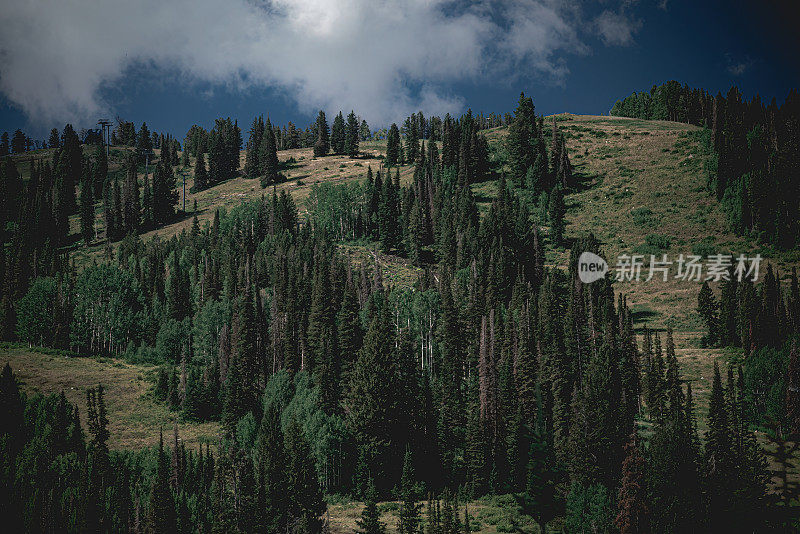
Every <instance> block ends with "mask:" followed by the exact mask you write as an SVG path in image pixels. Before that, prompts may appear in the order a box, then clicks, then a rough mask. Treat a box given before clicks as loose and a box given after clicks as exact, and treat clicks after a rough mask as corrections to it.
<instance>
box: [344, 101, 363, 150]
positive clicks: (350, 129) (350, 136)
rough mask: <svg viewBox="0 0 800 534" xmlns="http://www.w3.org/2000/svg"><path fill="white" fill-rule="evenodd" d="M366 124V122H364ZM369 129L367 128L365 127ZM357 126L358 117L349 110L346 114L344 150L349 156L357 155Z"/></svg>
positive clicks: (358, 136)
mask: <svg viewBox="0 0 800 534" xmlns="http://www.w3.org/2000/svg"><path fill="white" fill-rule="evenodd" d="M365 124H366V123H365ZM367 130H369V128H367ZM359 138H360V135H359V128H358V119H357V118H356V114H355V113H354V112H353V111H351V112H350V114H349V115H348V116H347V129H346V133H345V143H344V152H345V154H347V155H348V156H350V157H351V158H355V157H357V156H358V141H359Z"/></svg>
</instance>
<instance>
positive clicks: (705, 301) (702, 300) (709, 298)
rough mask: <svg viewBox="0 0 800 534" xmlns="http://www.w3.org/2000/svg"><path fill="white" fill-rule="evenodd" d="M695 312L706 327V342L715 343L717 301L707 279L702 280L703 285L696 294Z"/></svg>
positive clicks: (716, 337) (716, 334)
mask: <svg viewBox="0 0 800 534" xmlns="http://www.w3.org/2000/svg"><path fill="white" fill-rule="evenodd" d="M697 312H698V313H699V314H700V317H701V318H702V319H703V322H705V324H706V328H707V329H708V338H707V341H708V343H709V344H710V345H714V344H716V343H717V341H718V317H717V301H716V299H715V298H714V293H713V291H711V287H710V286H709V285H708V282H707V281H705V282H703V286H702V287H701V288H700V293H699V294H698V296H697Z"/></svg>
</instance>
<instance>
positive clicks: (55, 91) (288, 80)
mask: <svg viewBox="0 0 800 534" xmlns="http://www.w3.org/2000/svg"><path fill="white" fill-rule="evenodd" d="M19 4H21V5H9V6H7V7H8V8H7V9H6V8H4V9H3V13H2V14H0V27H3V28H4V29H6V28H9V31H4V32H3V33H2V34H0V131H9V132H11V131H13V130H15V129H16V128H22V129H23V130H24V131H26V133H29V134H30V135H32V136H34V137H36V138H43V137H45V136H46V133H47V132H48V131H49V129H50V128H52V127H58V128H59V129H60V128H62V127H63V125H64V123H65V122H67V121H69V122H72V123H74V124H75V125H76V126H77V127H78V128H80V127H92V126H93V125H94V124H95V122H96V120H97V118H100V117H101V116H109V117H114V116H120V117H123V118H125V119H127V120H132V121H134V122H135V123H136V124H137V127H138V125H139V124H140V123H141V122H142V121H146V122H147V123H148V126H149V127H150V129H151V130H157V131H160V132H169V133H172V134H173V135H176V136H177V137H178V138H179V139H182V138H183V136H184V134H185V133H186V131H187V129H188V128H189V127H190V126H191V125H192V124H195V123H197V124H201V125H203V126H206V127H208V126H210V125H212V124H213V119H214V118H215V117H219V116H230V117H232V118H235V119H238V120H239V123H240V125H242V126H243V129H246V128H247V126H248V125H249V123H250V121H251V120H252V118H253V116H254V115H256V114H258V113H263V114H265V115H269V116H270V117H271V118H272V119H273V121H277V122H278V123H280V124H284V123H285V122H287V121H289V120H291V121H293V122H295V124H298V125H300V126H305V125H306V124H308V123H309V122H310V121H311V120H312V119H313V116H314V115H315V112H316V110H318V109H320V108H321V109H325V111H326V112H328V113H331V112H335V111H338V110H339V109H342V110H344V111H345V112H348V111H349V110H350V109H351V108H353V109H355V111H356V113H358V114H360V115H363V116H364V117H365V118H366V119H367V120H368V122H370V124H371V125H372V126H383V125H386V124H387V123H390V122H393V121H394V122H400V121H401V120H402V118H403V117H404V116H406V115H407V114H408V113H410V112H412V111H415V110H417V109H422V110H423V111H424V112H425V113H426V114H432V113H434V114H444V113H445V112H450V113H460V112H462V111H464V110H466V108H467V107H471V108H472V109H473V110H474V111H476V112H477V111H484V112H492V111H494V112H500V113H502V112H505V111H511V110H512V109H513V107H514V105H515V102H516V99H517V96H518V95H519V92H520V90H524V91H525V92H526V94H529V95H531V96H532V97H533V99H534V104H535V105H536V107H537V111H538V112H540V113H546V114H549V113H557V112H563V111H568V112H572V113H586V114H600V113H606V112H607V111H608V110H609V109H610V107H611V106H612V105H613V103H614V102H615V101H616V100H617V99H618V98H620V97H623V96H626V95H627V94H629V93H630V92H632V91H634V90H647V89H649V87H650V86H651V85H652V84H654V83H661V82H663V81H666V80H669V79H676V80H678V81H680V82H682V83H684V82H685V83H688V84H689V85H690V86H696V87H703V88H706V89H708V90H710V91H713V92H716V91H722V92H725V91H727V89H728V88H729V87H730V86H731V85H732V84H736V85H738V86H739V87H740V88H741V89H742V90H743V91H744V93H745V95H748V96H752V95H753V94H755V93H756V92H758V93H759V94H761V95H762V98H767V99H771V98H773V97H775V98H777V99H778V100H779V101H782V100H783V98H784V97H785V96H786V94H787V93H788V91H789V89H790V88H793V87H795V88H797V87H800V83H798V81H799V80H798V78H799V75H800V68H798V67H800V63H799V62H798V59H797V58H796V57H792V55H793V53H794V54H796V51H797V50H800V39H799V38H798V35H797V30H796V27H797V24H798V22H799V20H798V17H797V15H796V13H794V12H792V11H791V8H790V7H784V6H789V3H788V2H787V3H780V2H771V3H769V5H768V6H763V5H762V6H757V5H755V4H756V2H744V1H741V0H735V1H729V2H721V1H719V2H718V1H708V2H688V1H678V0H666V2H664V1H645V0H639V1H633V0H625V1H618V0H617V1H614V0H606V1H599V2H598V1H594V2H567V1H564V0H504V1H495V2H471V3H468V4H467V3H459V2H452V1H449V0H448V1H445V0H434V1H424V0H405V1H404V2H401V1H400V0H342V1H336V2H334V1H332V0H329V1H325V0H274V1H272V2H267V1H264V0H229V1H228V2H225V3H219V2H215V1H211V0H193V1H190V0H172V1H170V0H162V1H160V2H155V0H142V2H137V3H131V2H128V1H122V0H108V1H107V2H104V3H103V5H102V7H101V8H98V7H97V6H96V5H94V6H93V3H90V2H83V1H80V0H67V1H64V2H62V3H59V4H57V5H55V6H54V7H53V8H52V9H47V10H42V9H41V8H38V10H37V8H36V6H32V5H30V3H19ZM130 4H136V5H133V6H131V5H130ZM108 20H118V21H125V24H123V25H122V26H118V25H116V24H115V25H109V24H107V23H106V21H108Z"/></svg>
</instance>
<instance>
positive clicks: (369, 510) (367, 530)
mask: <svg viewBox="0 0 800 534" xmlns="http://www.w3.org/2000/svg"><path fill="white" fill-rule="evenodd" d="M376 500H377V492H376V491H375V484H374V483H373V482H372V481H370V483H369V486H368V487H367V493H366V495H365V497H364V509H363V510H362V511H361V519H360V520H358V521H356V524H357V525H358V534H386V525H385V524H383V523H382V522H381V520H380V516H381V514H380V512H379V511H378V505H377V502H376Z"/></svg>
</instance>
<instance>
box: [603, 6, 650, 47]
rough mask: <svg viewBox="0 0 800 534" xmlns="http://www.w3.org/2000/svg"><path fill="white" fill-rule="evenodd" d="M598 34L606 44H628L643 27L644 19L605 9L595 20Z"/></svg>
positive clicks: (621, 10) (622, 10)
mask: <svg viewBox="0 0 800 534" xmlns="http://www.w3.org/2000/svg"><path fill="white" fill-rule="evenodd" d="M594 23H595V28H596V30H597V33H598V35H600V38H601V39H602V40H603V42H604V43H605V44H606V45H617V46H627V45H630V44H632V43H633V36H634V35H635V34H636V32H638V31H639V29H640V28H641V27H642V21H641V20H638V19H635V18H633V17H631V16H629V15H627V14H626V13H625V10H624V9H622V8H621V9H620V11H619V12H614V11H610V10H606V11H603V12H602V13H601V14H600V15H599V16H598V17H597V18H596V19H595V20H594Z"/></svg>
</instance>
